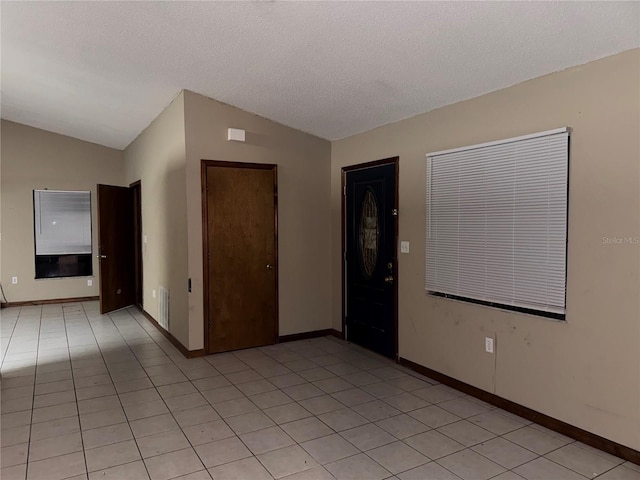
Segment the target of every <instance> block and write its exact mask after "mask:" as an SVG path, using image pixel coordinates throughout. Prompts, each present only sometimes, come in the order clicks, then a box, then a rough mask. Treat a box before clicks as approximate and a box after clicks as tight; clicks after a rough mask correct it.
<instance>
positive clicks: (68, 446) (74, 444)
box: [29, 432, 83, 462]
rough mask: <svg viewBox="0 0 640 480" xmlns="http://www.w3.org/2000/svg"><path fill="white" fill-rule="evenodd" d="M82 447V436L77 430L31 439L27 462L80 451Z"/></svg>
mask: <svg viewBox="0 0 640 480" xmlns="http://www.w3.org/2000/svg"><path fill="white" fill-rule="evenodd" d="M82 448H83V444H82V437H81V435H80V433H79V432H76V433H70V434H67V435H59V436H56V437H52V438H46V439H44V440H36V441H33V440H32V441H31V444H30V446H29V462H34V461H37V460H44V459H45V458H51V457H57V456H60V455H66V454H69V453H75V452H82Z"/></svg>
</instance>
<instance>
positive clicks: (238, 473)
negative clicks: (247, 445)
mask: <svg viewBox="0 0 640 480" xmlns="http://www.w3.org/2000/svg"><path fill="white" fill-rule="evenodd" d="M210 472H211V475H212V476H213V478H214V479H215V480H241V479H243V478H245V479H251V480H272V479H273V477H272V476H271V474H270V473H269V472H268V471H267V470H266V469H265V468H264V467H263V466H262V464H261V463H260V462H259V461H258V460H257V459H256V458H255V457H251V458H245V459H242V460H236V461H235V462H230V463H227V464H225V465H220V466H218V467H214V468H212V469H211V470H210Z"/></svg>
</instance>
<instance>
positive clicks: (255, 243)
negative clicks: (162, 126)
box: [202, 160, 278, 353]
mask: <svg viewBox="0 0 640 480" xmlns="http://www.w3.org/2000/svg"><path fill="white" fill-rule="evenodd" d="M202 177H203V186H204V192H203V193H204V195H203V209H204V215H203V222H204V224H203V228H204V241H205V246H204V252H205V258H204V261H205V285H204V286H205V328H206V331H205V335H206V337H205V348H206V350H207V353H215V352H224V351H228V350H237V349H241V348H249V347H257V346H261V345H269V344H273V343H276V341H277V338H278V293H277V285H278V278H277V273H278V270H277V269H278V262H277V245H276V178H277V175H276V166H275V165H262V164H249V163H245V164H243V163H232V162H216V161H211V160H203V162H202Z"/></svg>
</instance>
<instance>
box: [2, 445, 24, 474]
mask: <svg viewBox="0 0 640 480" xmlns="http://www.w3.org/2000/svg"><path fill="white" fill-rule="evenodd" d="M28 451H29V444H28V443H20V444H18V445H11V446H3V447H2V451H1V453H0V465H1V466H2V468H6V467H13V466H14V465H21V464H23V463H27V453H28Z"/></svg>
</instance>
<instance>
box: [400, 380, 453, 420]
mask: <svg viewBox="0 0 640 480" xmlns="http://www.w3.org/2000/svg"><path fill="white" fill-rule="evenodd" d="M430 388H433V387H430ZM409 415H410V416H412V417H413V418H415V419H416V420H418V421H420V422H422V423H424V424H425V425H427V426H429V427H431V428H439V427H442V426H444V425H448V424H449V423H454V422H458V421H460V417H458V416H457V415H454V414H453V413H451V412H447V411H446V410H444V409H442V408H440V407H438V406H437V405H431V406H428V407H424V408H420V409H418V410H414V411H412V412H409Z"/></svg>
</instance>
